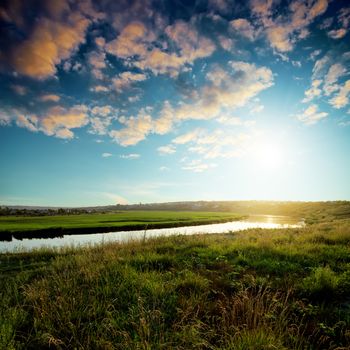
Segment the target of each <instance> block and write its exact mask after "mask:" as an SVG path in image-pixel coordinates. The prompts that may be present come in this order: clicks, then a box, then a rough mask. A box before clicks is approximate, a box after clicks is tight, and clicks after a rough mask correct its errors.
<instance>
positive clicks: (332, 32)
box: [327, 28, 347, 39]
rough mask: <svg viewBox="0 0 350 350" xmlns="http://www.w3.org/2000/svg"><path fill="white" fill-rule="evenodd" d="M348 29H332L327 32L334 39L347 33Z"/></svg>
mask: <svg viewBox="0 0 350 350" xmlns="http://www.w3.org/2000/svg"><path fill="white" fill-rule="evenodd" d="M346 33H347V30H346V29H344V28H340V29H333V30H330V31H329V32H328V33H327V34H328V36H329V37H330V38H332V39H341V38H344V36H345V35H346Z"/></svg>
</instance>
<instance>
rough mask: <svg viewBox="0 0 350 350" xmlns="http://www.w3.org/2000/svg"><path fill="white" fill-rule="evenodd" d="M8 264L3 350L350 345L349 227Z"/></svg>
mask: <svg viewBox="0 0 350 350" xmlns="http://www.w3.org/2000/svg"><path fill="white" fill-rule="evenodd" d="M0 262H1V263H0V282H1V285H2V288H1V289H0V294H1V301H0V348H1V349H47V348H52V349H66V348H68V349H242V350H243V349H245V350H246V349H248V350H249V349H252V350H253V349H254V350H259V349H261V350H265V349H266V350H267V349H300V350H301V349H303V350H304V349H337V350H341V349H349V346H350V300H349V290H350V220H338V221H333V222H332V223H321V224H315V225H309V226H307V227H306V228H299V229H275V230H262V229H251V230H246V231H241V232H235V233H231V234H216V235H195V236H172V237H162V238H157V239H149V240H146V241H144V242H130V243H128V244H118V243H113V244H112V243H110V244H107V245H99V246H95V247H90V248H81V249H61V250H50V249H41V250H37V251H34V252H32V253H18V254H2V255H0Z"/></svg>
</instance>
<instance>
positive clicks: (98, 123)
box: [0, 0, 350, 206]
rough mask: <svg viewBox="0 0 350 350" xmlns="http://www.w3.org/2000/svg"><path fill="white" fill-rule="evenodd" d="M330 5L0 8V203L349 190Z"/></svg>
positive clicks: (345, 28)
mask: <svg viewBox="0 0 350 350" xmlns="http://www.w3.org/2000/svg"><path fill="white" fill-rule="evenodd" d="M349 27H350V7H349V5H348V4H347V2H346V1H329V0H309V1H302V0H292V1H273V0H268V1H263V0H251V1H242V2H237V1H233V0H197V1H195V0H193V1H180V0H175V1H174V0H173V1H148V0H147V1H141V0H135V1H117V2H116V1H112V0H103V1H93V0H80V1H79V0H77V1H68V0H55V1H43V0H40V1H39V0H35V1H34V0H29V1H24V0H17V1H13V0H11V1H5V2H2V5H0V101H1V103H0V145H1V154H0V162H1V168H0V204H2V205H4V204H7V205H15V204H23V205H52V206H83V205H105V204H115V203H138V202H163V201H181V200H240V199H242V200H245V199H271V200H337V199H348V200H349V199H350V185H349V179H350V156H349V151H350V104H349V98H350V96H349V95H350V74H349V67H350V64H349V63H350V47H349V46H350V45H349V43H350V41H349Z"/></svg>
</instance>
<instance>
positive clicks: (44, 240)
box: [0, 215, 303, 252]
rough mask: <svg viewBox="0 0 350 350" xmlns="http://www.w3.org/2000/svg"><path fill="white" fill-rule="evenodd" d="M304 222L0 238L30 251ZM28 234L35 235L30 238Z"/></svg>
mask: <svg viewBox="0 0 350 350" xmlns="http://www.w3.org/2000/svg"><path fill="white" fill-rule="evenodd" d="M302 225H303V223H302V222H299V220H297V219H294V218H291V217H286V216H272V215H252V216H249V217H248V218H247V219H245V220H242V221H232V222H226V223H222V224H210V225H198V226H185V227H174V228H163V229H152V230H147V231H145V230H135V231H119V232H108V233H89V234H81V235H80V234H75V235H62V234H61V233H57V232H51V233H50V232H45V233H39V234H33V233H32V234H30V236H29V233H16V234H14V235H13V237H7V236H6V237H5V236H2V237H3V238H5V240H6V241H4V242H0V252H14V251H29V250H32V249H36V248H41V247H51V248H59V247H66V246H74V247H76V246H84V245H88V244H90V245H93V244H99V243H107V242H113V241H114V242H116V241H117V242H127V241H130V240H140V239H144V238H150V237H157V236H170V235H176V234H180V235H192V234H209V233H227V232H232V231H240V230H245V229H249V228H287V227H300V226H302ZM28 237H32V238H31V239H29V238H28Z"/></svg>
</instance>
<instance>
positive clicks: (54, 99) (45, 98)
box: [39, 94, 61, 102]
mask: <svg viewBox="0 0 350 350" xmlns="http://www.w3.org/2000/svg"><path fill="white" fill-rule="evenodd" d="M60 99H61V97H60V96H58V95H54V94H47V95H42V96H40V97H39V100H40V101H43V102H58V101H59V100H60Z"/></svg>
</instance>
